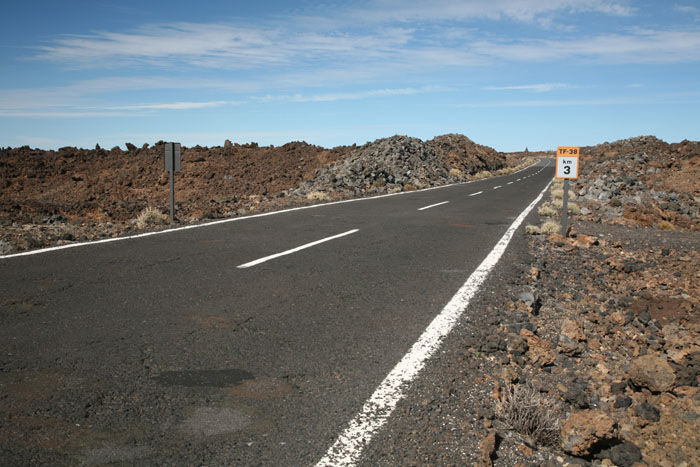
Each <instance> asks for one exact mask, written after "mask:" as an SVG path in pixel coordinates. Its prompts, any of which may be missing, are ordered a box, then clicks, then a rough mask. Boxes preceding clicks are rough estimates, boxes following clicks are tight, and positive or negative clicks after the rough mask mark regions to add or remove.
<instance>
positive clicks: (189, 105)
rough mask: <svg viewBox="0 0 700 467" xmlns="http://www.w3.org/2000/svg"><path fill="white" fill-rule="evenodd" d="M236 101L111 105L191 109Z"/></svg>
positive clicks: (153, 108)
mask: <svg viewBox="0 0 700 467" xmlns="http://www.w3.org/2000/svg"><path fill="white" fill-rule="evenodd" d="M239 104H240V102H236V101H209V102H168V103H164V104H133V105H122V106H115V107H109V108H110V109H114V110H191V109H205V108H209V107H221V106H225V105H239Z"/></svg>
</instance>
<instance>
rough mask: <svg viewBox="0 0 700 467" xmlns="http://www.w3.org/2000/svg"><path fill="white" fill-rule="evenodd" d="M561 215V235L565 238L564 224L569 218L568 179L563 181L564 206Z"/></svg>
mask: <svg viewBox="0 0 700 467" xmlns="http://www.w3.org/2000/svg"><path fill="white" fill-rule="evenodd" d="M562 209H563V212H562V213H561V234H562V235H563V236H565V237H566V223H567V221H568V217H569V179H568V178H565V179H564V206H563V208H562Z"/></svg>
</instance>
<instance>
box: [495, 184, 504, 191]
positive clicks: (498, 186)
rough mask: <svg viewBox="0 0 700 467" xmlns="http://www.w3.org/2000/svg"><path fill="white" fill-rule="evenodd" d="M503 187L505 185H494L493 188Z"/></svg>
mask: <svg viewBox="0 0 700 467" xmlns="http://www.w3.org/2000/svg"><path fill="white" fill-rule="evenodd" d="M502 187H503V185H496V186H495V187H493V189H494V190H498V189H499V188H502Z"/></svg>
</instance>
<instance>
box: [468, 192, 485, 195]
mask: <svg viewBox="0 0 700 467" xmlns="http://www.w3.org/2000/svg"><path fill="white" fill-rule="evenodd" d="M481 193H483V191H477V192H476V193H472V194H471V195H469V196H476V195H480V194H481Z"/></svg>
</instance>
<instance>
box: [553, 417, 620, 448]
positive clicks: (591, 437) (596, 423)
mask: <svg viewBox="0 0 700 467" xmlns="http://www.w3.org/2000/svg"><path fill="white" fill-rule="evenodd" d="M615 431H616V424H615V421H614V420H613V419H612V418H610V417H609V416H608V415H606V414H605V413H604V412H601V411H600V410H583V411H581V412H576V413H574V414H572V415H571V416H570V417H569V419H568V420H567V421H566V423H564V426H563V427H562V429H561V439H562V448H563V449H564V451H566V452H568V453H569V454H572V455H574V456H578V457H583V456H588V455H590V454H592V453H593V452H595V450H596V446H597V445H599V444H600V443H601V442H604V441H606V440H612V439H614V438H615Z"/></svg>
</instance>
